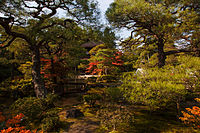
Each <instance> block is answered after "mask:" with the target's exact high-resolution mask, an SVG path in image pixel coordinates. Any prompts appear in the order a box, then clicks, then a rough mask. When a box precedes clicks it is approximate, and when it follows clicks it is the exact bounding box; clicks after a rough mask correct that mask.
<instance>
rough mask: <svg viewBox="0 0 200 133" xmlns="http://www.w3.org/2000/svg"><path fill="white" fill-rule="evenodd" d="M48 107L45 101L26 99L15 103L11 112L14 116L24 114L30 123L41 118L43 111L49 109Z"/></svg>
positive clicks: (33, 98) (34, 98)
mask: <svg viewBox="0 0 200 133" xmlns="http://www.w3.org/2000/svg"><path fill="white" fill-rule="evenodd" d="M46 105H47V104H46V101H45V99H39V98H36V97H26V98H23V99H18V100H17V101H15V102H14V103H13V104H12V105H11V107H10V110H11V112H12V113H13V114H19V113H23V114H24V115H25V117H26V119H27V121H28V122H29V123H30V122H33V121H35V120H39V119H40V118H41V116H42V113H43V111H44V110H46V108H47V107H46Z"/></svg>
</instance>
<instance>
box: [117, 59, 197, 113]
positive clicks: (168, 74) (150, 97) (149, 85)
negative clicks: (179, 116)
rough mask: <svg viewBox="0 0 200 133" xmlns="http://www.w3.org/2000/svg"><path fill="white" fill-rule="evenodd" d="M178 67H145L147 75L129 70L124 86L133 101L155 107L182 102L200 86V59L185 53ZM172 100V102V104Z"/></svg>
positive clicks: (122, 88) (127, 95) (124, 90)
mask: <svg viewBox="0 0 200 133" xmlns="http://www.w3.org/2000/svg"><path fill="white" fill-rule="evenodd" d="M178 61H179V62H178V64H179V65H177V66H165V67H164V68H148V69H143V71H144V73H143V74H135V72H133V73H130V72H129V73H125V74H124V76H123V84H122V86H121V87H120V88H121V90H122V92H123V94H124V97H125V98H126V99H127V100H129V101H130V102H132V103H142V104H145V105H148V106H149V107H151V109H156V108H158V107H160V108H166V107H167V106H168V105H172V104H174V105H175V104H176V105H177V107H178V106H179V104H180V102H181V101H182V100H184V99H185V97H186V95H187V96H188V95H189V94H191V93H192V92H194V91H197V89H198V88H199V80H200V77H199V75H200V68H199V66H200V60H199V58H196V57H190V56H184V57H180V58H179V59H178ZM169 103H170V104H169Z"/></svg>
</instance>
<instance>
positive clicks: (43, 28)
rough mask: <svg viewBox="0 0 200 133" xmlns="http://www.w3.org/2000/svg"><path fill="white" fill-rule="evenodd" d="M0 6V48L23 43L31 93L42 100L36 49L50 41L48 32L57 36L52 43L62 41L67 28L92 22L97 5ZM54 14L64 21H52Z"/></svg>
mask: <svg viewBox="0 0 200 133" xmlns="http://www.w3.org/2000/svg"><path fill="white" fill-rule="evenodd" d="M0 6H1V9H0V13H1V14H3V15H2V16H1V17H0V26H1V28H2V29H3V31H4V32H5V33H6V35H7V37H6V39H5V40H3V41H2V45H1V47H0V48H5V47H8V46H10V45H11V44H12V43H13V42H14V41H15V39H16V38H21V39H23V40H25V41H26V42H27V44H28V47H29V49H30V50H31V52H32V63H33V67H32V82H33V84H34V89H35V93H36V96H37V97H39V98H41V97H45V96H46V93H47V92H46V89H45V86H44V81H43V79H42V78H41V74H40V66H41V64H40V48H41V47H42V46H43V45H44V44H46V42H49V41H51V39H52V37H49V36H48V35H49V34H48V32H49V30H52V29H54V27H56V30H59V32H56V33H55V34H54V36H53V37H54V39H55V38H62V37H63V36H62V34H64V33H65V29H66V28H69V25H70V26H73V24H84V23H85V24H89V23H92V22H95V21H96V18H97V17H98V16H99V11H98V10H97V8H96V7H97V3H96V2H94V1H90V0H82V1H80V0H70V1H69V0H55V1H51V0H35V1H30V0H19V1H16V0H5V1H3V3H1V4H0ZM58 12H63V14H65V15H66V19H58V18H56V16H58ZM61 31H63V32H61ZM51 32H52V31H51ZM4 38H5V37H4ZM0 39H2V38H0Z"/></svg>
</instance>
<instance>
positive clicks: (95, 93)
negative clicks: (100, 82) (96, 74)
mask: <svg viewBox="0 0 200 133" xmlns="http://www.w3.org/2000/svg"><path fill="white" fill-rule="evenodd" d="M103 96H104V88H98V87H96V88H92V89H90V90H89V91H87V94H86V95H83V100H84V102H86V103H87V104H89V105H90V106H94V105H95V103H96V102H97V101H100V100H102V99H103Z"/></svg>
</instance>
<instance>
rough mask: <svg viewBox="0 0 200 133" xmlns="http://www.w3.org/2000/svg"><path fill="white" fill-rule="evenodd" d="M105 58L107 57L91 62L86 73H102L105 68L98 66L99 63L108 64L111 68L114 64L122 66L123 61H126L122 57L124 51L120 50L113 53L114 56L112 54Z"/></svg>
mask: <svg viewBox="0 0 200 133" xmlns="http://www.w3.org/2000/svg"><path fill="white" fill-rule="evenodd" d="M103 58H104V59H105V60H103V61H94V62H90V63H89V67H88V68H87V71H86V73H90V74H92V75H93V74H99V73H102V72H103V69H102V68H98V65H99V64H102V65H104V66H105V65H107V66H109V67H110V68H111V67H112V66H122V65H123V63H124V62H123V61H122V59H121V58H122V52H119V51H118V52H115V53H114V54H113V56H111V57H103Z"/></svg>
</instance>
